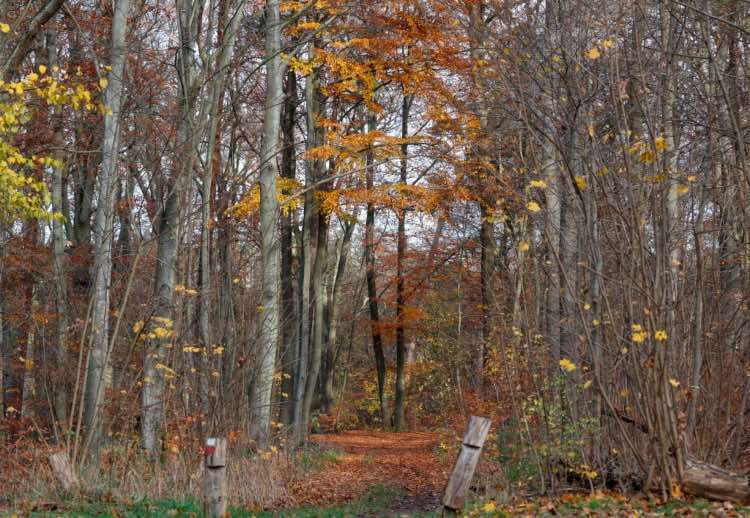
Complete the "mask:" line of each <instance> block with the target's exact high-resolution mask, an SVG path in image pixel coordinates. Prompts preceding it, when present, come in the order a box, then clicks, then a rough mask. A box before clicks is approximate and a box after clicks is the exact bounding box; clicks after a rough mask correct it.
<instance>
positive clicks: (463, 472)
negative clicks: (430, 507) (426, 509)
mask: <svg viewBox="0 0 750 518" xmlns="http://www.w3.org/2000/svg"><path fill="white" fill-rule="evenodd" d="M491 424H492V422H491V421H490V420H489V419H487V418H484V417H476V416H471V417H470V418H469V423H468V424H467V425H466V432H465V433H464V438H463V441H462V444H461V453H459V455H458V460H457V461H456V465H455V466H454V467H453V472H452V473H451V476H450V478H449V479H448V485H447V486H446V487H445V496H443V507H444V508H445V509H446V510H447V511H449V512H456V511H458V510H460V509H461V508H462V507H463V506H464V500H465V499H466V493H467V492H468V491H469V486H470V485H471V478H472V477H473V476H474V470H475V469H476V467H477V462H479V455H480V454H481V453H482V446H484V441H485V439H487V433H488V432H489V431H490V425H491Z"/></svg>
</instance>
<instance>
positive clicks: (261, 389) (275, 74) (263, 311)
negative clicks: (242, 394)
mask: <svg viewBox="0 0 750 518" xmlns="http://www.w3.org/2000/svg"><path fill="white" fill-rule="evenodd" d="M266 60H267V64H266V101H265V117H264V120H263V141H262V143H261V149H260V159H261V169H260V232H261V261H262V281H261V308H260V311H259V312H258V313H259V316H260V340H259V347H258V353H259V356H258V364H257V365H258V367H257V371H256V373H255V376H254V379H255V387H254V390H252V394H253V399H254V400H253V401H252V402H251V410H252V416H251V422H250V435H251V437H252V438H253V439H255V440H256V441H257V442H258V444H259V445H260V446H265V444H266V443H267V442H268V436H269V426H270V423H271V392H272V389H273V375H274V366H275V363H276V347H277V342H278V337H279V277H280V275H279V274H280V268H279V266H280V265H279V201H278V198H277V194H276V176H277V174H278V167H277V165H276V156H277V155H278V153H279V133H280V127H281V106H282V105H283V103H284V87H283V84H282V83H283V80H282V79H283V74H284V68H283V65H282V62H281V19H280V14H279V0H267V2H266Z"/></svg>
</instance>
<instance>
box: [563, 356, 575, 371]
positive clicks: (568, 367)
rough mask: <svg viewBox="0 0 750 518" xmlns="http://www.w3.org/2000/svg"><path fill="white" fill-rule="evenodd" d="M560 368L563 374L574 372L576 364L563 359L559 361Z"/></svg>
mask: <svg viewBox="0 0 750 518" xmlns="http://www.w3.org/2000/svg"><path fill="white" fill-rule="evenodd" d="M560 368H561V369H562V370H564V371H565V372H573V371H574V370H576V364H575V363H573V362H572V361H570V360H568V359H567V358H563V359H562V360H560Z"/></svg>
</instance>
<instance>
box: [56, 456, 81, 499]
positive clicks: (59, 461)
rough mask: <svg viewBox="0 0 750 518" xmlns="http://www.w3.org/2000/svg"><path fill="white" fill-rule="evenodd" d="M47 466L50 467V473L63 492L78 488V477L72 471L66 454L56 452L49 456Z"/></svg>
mask: <svg viewBox="0 0 750 518" xmlns="http://www.w3.org/2000/svg"><path fill="white" fill-rule="evenodd" d="M49 464H50V466H52V473H54V474H55V477H57V480H59V481H60V484H61V485H62V487H63V489H64V490H65V491H72V490H73V489H75V488H76V487H78V476H76V472H75V471H74V470H73V466H72V464H71V463H70V457H68V453H67V452H64V451H58V452H57V453H53V454H52V455H50V456H49Z"/></svg>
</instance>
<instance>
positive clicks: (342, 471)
mask: <svg viewBox="0 0 750 518" xmlns="http://www.w3.org/2000/svg"><path fill="white" fill-rule="evenodd" d="M312 440H313V441H314V442H315V443H316V444H317V445H318V446H320V447H321V448H324V449H331V450H334V451H340V452H342V453H341V454H340V455H339V456H338V457H337V458H336V461H334V462H328V463H326V464H325V466H324V467H323V469H322V471H320V472H316V473H314V474H311V476H310V477H307V478H306V479H304V480H300V481H299V483H298V484H297V486H296V487H295V488H294V491H293V492H294V494H295V496H296V498H297V500H298V502H299V503H300V504H311V505H312V504H314V505H327V504H337V503H344V502H350V501H353V500H357V499H359V498H361V497H363V496H364V495H366V494H367V493H368V491H369V490H370V489H371V488H372V487H373V486H378V485H380V486H389V487H391V486H392V487H400V488H403V489H404V490H406V491H407V493H408V494H409V496H410V497H413V498H414V499H422V500H424V499H425V498H426V497H434V498H435V499H437V497H438V495H439V494H440V492H441V491H442V489H443V486H444V485H445V480H446V478H447V476H448V471H449V469H450V463H451V462H452V461H453V460H454V459H452V458H449V457H441V456H439V455H438V454H437V453H436V447H437V445H438V443H439V442H440V435H439V434H436V433H428V432H377V431H351V432H343V433H336V434H325V435H315V436H313V437H312Z"/></svg>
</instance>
